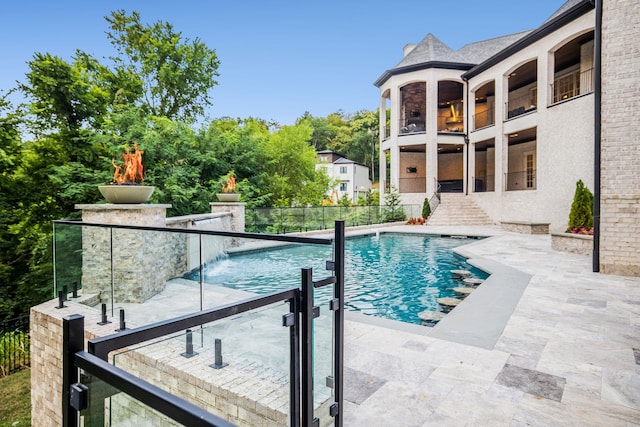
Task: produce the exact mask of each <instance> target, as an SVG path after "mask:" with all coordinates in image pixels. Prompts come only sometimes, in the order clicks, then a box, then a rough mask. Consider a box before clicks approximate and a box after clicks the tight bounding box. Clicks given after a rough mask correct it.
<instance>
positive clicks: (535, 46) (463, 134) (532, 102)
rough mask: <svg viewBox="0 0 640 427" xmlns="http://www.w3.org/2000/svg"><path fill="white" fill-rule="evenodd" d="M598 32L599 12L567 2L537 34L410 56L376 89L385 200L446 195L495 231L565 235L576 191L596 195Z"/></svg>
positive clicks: (424, 48)
mask: <svg viewBox="0 0 640 427" xmlns="http://www.w3.org/2000/svg"><path fill="white" fill-rule="evenodd" d="M594 25H595V19H594V9H593V5H592V4H591V2H590V1H582V0H570V1H568V2H567V3H566V4H565V5H564V6H562V7H561V8H560V9H559V10H558V11H557V12H556V13H555V14H554V15H553V16H551V17H550V18H549V19H548V20H547V21H545V22H544V23H543V24H542V25H541V26H540V27H539V28H537V29H535V30H533V31H525V32H521V33H517V34H512V35H508V36H505V37H499V38H495V39H491V40H485V41H480V42H477V43H471V44H469V45H466V46H464V47H462V48H461V49H459V50H457V51H453V50H451V49H450V48H449V47H447V46H446V45H445V44H444V43H442V42H441V41H440V40H438V39H437V38H436V37H435V36H433V35H432V34H428V35H427V36H426V37H425V38H424V39H423V40H422V41H421V42H420V43H419V44H417V45H407V46H405V48H404V58H403V59H402V60H401V61H400V63H399V64H398V65H397V66H396V67H394V68H392V69H390V70H387V71H385V72H384V73H383V74H382V76H381V77H380V78H379V79H378V80H377V81H376V82H375V85H376V86H377V87H379V88H380V95H381V96H380V100H381V102H380V106H381V108H380V111H381V115H380V118H381V132H380V134H381V136H382V139H381V150H380V152H381V156H380V170H381V171H385V170H388V171H389V174H388V176H387V179H386V180H385V181H386V182H384V183H381V184H382V185H381V191H383V192H384V191H385V189H387V188H389V187H390V185H393V186H394V187H396V188H397V189H398V190H399V192H400V194H401V197H402V199H403V202H404V203H407V204H415V203H421V202H422V200H424V198H425V197H430V196H431V195H432V194H433V193H434V192H435V190H436V186H437V185H438V184H439V185H440V187H441V189H442V191H444V192H460V193H465V194H469V195H472V197H473V198H474V199H475V201H476V202H477V203H478V204H479V205H480V206H481V207H482V208H483V209H484V210H485V211H486V212H487V214H488V215H489V216H490V217H491V218H492V219H493V220H494V221H495V222H500V221H530V222H548V223H550V224H551V228H552V229H554V230H560V229H563V228H565V227H566V223H567V218H568V214H569V209H570V206H571V202H572V199H573V193H574V191H575V184H576V181H578V180H579V179H581V180H583V182H585V183H586V185H587V186H588V187H589V188H590V189H591V190H592V191H593V184H594V177H593V173H594V172H593V161H594V160H593V157H594V154H593V138H594V137H593V115H594V100H593V52H594V43H593V41H594ZM387 108H389V109H390V110H391V120H390V122H389V123H385V116H384V112H385V110H386V109H387ZM387 159H389V164H387ZM381 175H382V177H383V180H384V174H381ZM381 199H382V195H381Z"/></svg>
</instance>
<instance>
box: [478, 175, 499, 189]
mask: <svg viewBox="0 0 640 427" xmlns="http://www.w3.org/2000/svg"><path fill="white" fill-rule="evenodd" d="M473 191H474V192H476V193H485V192H490V191H495V176H494V175H485V176H483V177H474V178H473Z"/></svg>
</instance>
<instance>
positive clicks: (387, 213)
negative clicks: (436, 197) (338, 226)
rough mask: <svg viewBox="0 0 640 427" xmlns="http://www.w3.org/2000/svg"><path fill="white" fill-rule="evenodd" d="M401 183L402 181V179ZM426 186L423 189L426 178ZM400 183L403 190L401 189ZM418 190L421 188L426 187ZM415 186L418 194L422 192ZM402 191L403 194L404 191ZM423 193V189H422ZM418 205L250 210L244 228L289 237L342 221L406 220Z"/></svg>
mask: <svg viewBox="0 0 640 427" xmlns="http://www.w3.org/2000/svg"><path fill="white" fill-rule="evenodd" d="M401 181H402V180H401ZM422 181H423V187H424V179H423V180H422ZM402 185H403V184H402V182H401V187H402ZM423 187H419V188H423ZM419 188H418V187H416V192H421V191H419ZM400 192H405V193H406V192H408V191H403V190H402V189H401V191H400ZM422 192H424V190H422ZM420 209H421V208H420V206H418V205H401V206H396V207H394V208H391V207H389V206H379V205H375V206H321V207H310V208H247V209H245V227H246V229H247V231H250V232H252V233H271V234H286V233H299V232H305V231H312V230H326V229H330V228H332V227H333V224H334V223H335V221H338V220H343V221H345V225H346V226H347V227H358V226H362V225H372V224H382V223H385V222H393V221H395V220H394V218H396V217H397V215H396V214H397V212H398V211H402V212H404V213H405V214H406V216H407V218H410V217H412V216H415V214H416V212H419V211H420Z"/></svg>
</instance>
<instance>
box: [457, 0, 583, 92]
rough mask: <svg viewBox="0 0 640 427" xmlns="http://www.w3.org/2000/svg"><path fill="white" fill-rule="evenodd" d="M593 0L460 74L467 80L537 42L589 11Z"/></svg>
mask: <svg viewBox="0 0 640 427" xmlns="http://www.w3.org/2000/svg"><path fill="white" fill-rule="evenodd" d="M594 1H595V0H582V1H581V2H580V3H578V4H576V5H575V6H573V7H572V8H570V9H568V10H566V11H565V12H564V13H562V14H560V15H558V16H556V17H555V18H554V19H552V20H550V21H547V22H545V23H544V24H542V25H541V26H540V27H538V28H536V29H535V30H533V31H531V32H530V33H529V34H527V35H526V36H524V37H523V38H521V39H519V40H517V41H516V42H515V43H513V44H511V45H509V46H507V47H506V48H504V49H503V50H501V51H500V52H498V53H496V54H495V55H493V56H492V57H490V58H489V59H487V60H485V61H483V62H481V63H480V64H478V65H476V66H475V67H473V68H471V69H470V70H469V71H467V72H466V73H464V74H462V79H463V80H469V79H470V78H472V77H475V76H477V75H478V74H480V73H481V72H483V71H486V70H487V69H489V68H491V67H493V66H494V65H496V64H498V63H500V62H502V61H503V60H505V59H506V58H508V57H510V56H511V55H513V54H515V53H517V52H519V51H520V50H522V49H524V48H525V47H527V46H529V45H531V44H533V43H535V42H537V41H538V40H540V39H542V38H543V37H546V36H548V35H549V34H551V33H552V32H554V31H556V30H557V29H559V28H561V27H563V26H565V25H567V24H568V23H570V22H572V21H574V20H576V19H578V18H579V17H581V16H582V15H584V14H585V13H587V12H589V11H591V10H592V9H593V8H594V7H595V3H594Z"/></svg>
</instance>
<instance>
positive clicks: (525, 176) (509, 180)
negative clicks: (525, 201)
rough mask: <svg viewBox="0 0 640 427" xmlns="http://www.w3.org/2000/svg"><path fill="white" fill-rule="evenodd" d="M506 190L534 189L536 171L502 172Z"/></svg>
mask: <svg viewBox="0 0 640 427" xmlns="http://www.w3.org/2000/svg"><path fill="white" fill-rule="evenodd" d="M504 179H505V187H506V190H507V191H520V190H535V189H536V171H535V169H534V170H529V171H521V172H508V173H505V174H504Z"/></svg>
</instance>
